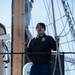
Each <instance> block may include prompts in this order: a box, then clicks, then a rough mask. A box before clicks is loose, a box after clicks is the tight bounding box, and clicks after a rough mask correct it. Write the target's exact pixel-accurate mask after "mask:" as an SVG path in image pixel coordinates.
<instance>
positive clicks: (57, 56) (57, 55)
mask: <svg viewBox="0 0 75 75" xmlns="http://www.w3.org/2000/svg"><path fill="white" fill-rule="evenodd" d="M51 3H52V13H53V25H54V30H55V36H57V32H56V24H55V14H54V5H53V0H51ZM56 51H57V53H56V57H55V58H56V59H55V64H54V70H53V73H52V75H54V74H55V67H56V63H57V58H58V63H59V69H60V75H62V68H61V61H60V56H59V51H58V40H56Z"/></svg>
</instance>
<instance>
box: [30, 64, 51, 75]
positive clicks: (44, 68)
mask: <svg viewBox="0 0 75 75" xmlns="http://www.w3.org/2000/svg"><path fill="white" fill-rule="evenodd" d="M30 75H51V67H50V63H49V64H43V65H33V66H32V67H31V71H30Z"/></svg>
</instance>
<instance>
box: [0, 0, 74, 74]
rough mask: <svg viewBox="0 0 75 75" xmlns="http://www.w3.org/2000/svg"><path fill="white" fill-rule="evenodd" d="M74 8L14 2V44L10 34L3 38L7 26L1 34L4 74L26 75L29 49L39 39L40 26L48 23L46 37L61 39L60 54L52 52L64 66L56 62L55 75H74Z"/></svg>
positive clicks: (45, 0) (45, 1) (55, 2)
mask: <svg viewBox="0 0 75 75" xmlns="http://www.w3.org/2000/svg"><path fill="white" fill-rule="evenodd" d="M74 7H75V0H12V25H11V36H12V39H11V42H9V41H8V40H9V36H8V35H7V33H5V34H3V33H4V31H5V27H4V25H3V24H0V34H3V35H0V49H1V50H0V59H2V60H0V74H1V75H23V70H24V66H25V65H26V64H28V59H27V56H26V52H25V46H26V45H27V43H28V41H29V40H30V39H31V38H32V37H34V36H36V32H35V27H36V24H37V23H38V22H44V23H45V24H46V34H48V35H52V36H53V37H54V36H55V35H59V36H60V42H59V49H58V53H57V54H56V52H53V51H52V54H53V55H54V56H56V55H58V57H59V56H60V62H62V63H60V62H56V63H57V64H56V65H55V61H54V60H53V61H54V62H53V63H54V65H55V66H53V67H52V69H53V72H52V75H57V74H58V75H73V74H74V73H75V58H74V56H75V46H74V45H75V10H74ZM5 37H7V38H5ZM2 40H3V41H2ZM3 44H4V45H3ZM61 59H62V60H63V61H61ZM59 64H60V66H59ZM57 65H58V66H57ZM56 67H58V68H56ZM29 68H30V66H29ZM55 68H56V70H55ZM28 74H29V72H28Z"/></svg>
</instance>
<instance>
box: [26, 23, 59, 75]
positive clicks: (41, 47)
mask: <svg viewBox="0 0 75 75" xmlns="http://www.w3.org/2000/svg"><path fill="white" fill-rule="evenodd" d="M45 30H46V27H45V24H44V23H42V22H40V23H38V24H37V26H36V31H37V36H36V37H34V38H32V39H31V40H30V41H29V43H28V45H27V53H28V57H29V59H30V60H31V61H32V62H33V66H32V67H31V71H30V75H51V66H50V61H51V50H56V42H55V40H54V39H53V38H52V36H49V35H46V34H45ZM55 39H56V40H58V41H59V36H56V37H55Z"/></svg>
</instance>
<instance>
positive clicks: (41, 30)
mask: <svg viewBox="0 0 75 75" xmlns="http://www.w3.org/2000/svg"><path fill="white" fill-rule="evenodd" d="M45 30H46V27H45V24H44V23H38V24H37V26H36V31H37V34H38V35H43V34H44V33H45Z"/></svg>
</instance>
